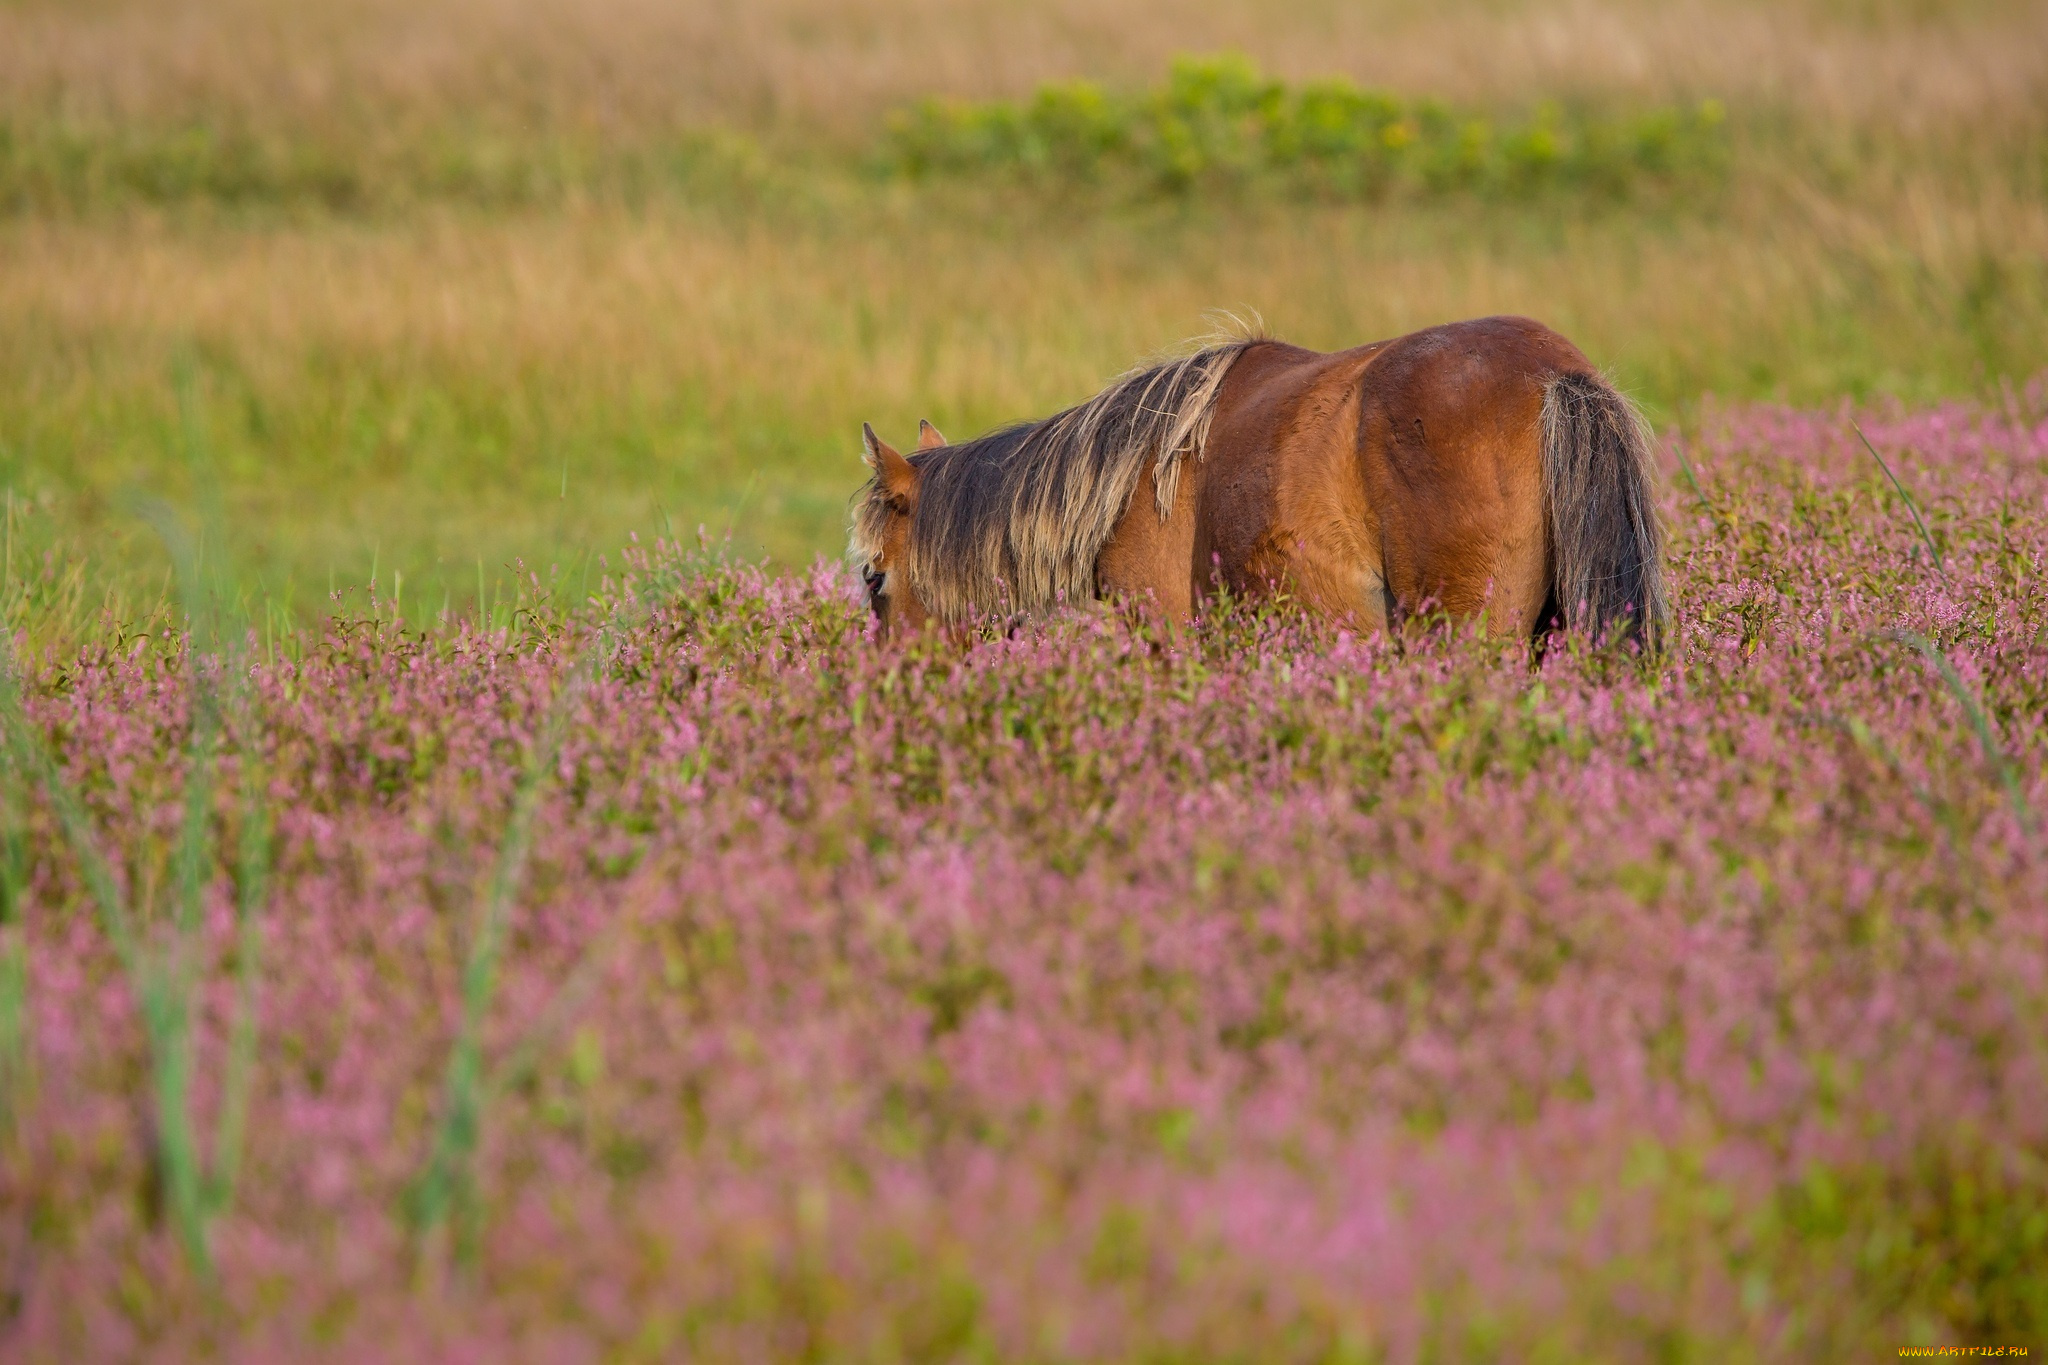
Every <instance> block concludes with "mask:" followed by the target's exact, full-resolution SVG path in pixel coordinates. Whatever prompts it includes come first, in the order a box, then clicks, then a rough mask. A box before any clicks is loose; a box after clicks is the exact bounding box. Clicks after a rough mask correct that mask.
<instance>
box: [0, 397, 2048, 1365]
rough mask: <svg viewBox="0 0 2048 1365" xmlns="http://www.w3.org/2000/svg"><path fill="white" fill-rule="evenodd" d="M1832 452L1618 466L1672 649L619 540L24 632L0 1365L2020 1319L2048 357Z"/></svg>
mask: <svg viewBox="0 0 2048 1365" xmlns="http://www.w3.org/2000/svg"><path fill="white" fill-rule="evenodd" d="M1853 415H1854V416H1856V418H1857V420H1858V421H1859V422H1860V423H1861V425H1862V428H1863V430H1864V431H1865V432H1867V433H1868V435H1869V438H1870V441H1871V443H1872V444H1873V445H1874V446H1875V447H1876V450H1877V451H1878V452H1880V453H1881V454H1882V455H1883V457H1884V460H1885V462H1886V463H1887V464H1888V465H1889V466H1890V469H1891V471H1892V472H1893V473H1895V474H1896V475H1897V479H1898V484H1897V485H1896V486H1895V485H1894V483H1893V482H1892V481H1891V479H1890V477H1889V476H1888V475H1887V473H1886V472H1885V469H1884V468H1883V467H1881V466H1880V464H1879V463H1878V461H1877V460H1876V459H1874V458H1873V456H1872V454H1871V453H1870V452H1869V451H1867V450H1865V448H1864V447H1863V446H1862V445H1861V444H1860V443H1859V442H1858V440H1857V438H1856V436H1855V435H1854V433H1853V432H1852V430H1851V428H1850V425H1849V419H1850V417H1851V416H1852V414H1851V413H1850V412H1849V411H1847V410H1846V409H1845V410H1842V411H1837V412H1801V411H1789V410H1778V409H1769V408H1742V409H1725V408H1719V409H1716V408H1710V409H1709V410H1708V411H1707V412H1706V413H1705V414H1704V416H1703V417H1702V419H1701V421H1700V423H1699V429H1698V431H1697V433H1696V434H1695V435H1694V436H1693V437H1692V438H1691V439H1690V440H1688V441H1687V442H1686V443H1685V444H1684V445H1683V446H1682V447H1681V446H1676V445H1674V446H1669V447H1667V452H1666V458H1667V464H1668V466H1669V470H1668V479H1667V485H1668V486H1667V488H1666V490H1665V494H1664V497H1665V513H1666V517H1667V521H1668V524H1669V526H1670V528H1671V532H1672V537H1673V547H1674V548H1673V563H1672V578H1673V588H1674V593H1675V601H1676V613H1677V616H1676V629H1675V632H1674V638H1675V643H1674V645H1673V647H1672V649H1671V652H1670V655H1669V657H1668V658H1666V659H1664V660H1662V661H1661V662H1659V663H1657V664H1655V665H1645V664H1641V663H1640V662H1639V661H1637V660H1635V659H1634V658H1633V657H1615V656H1612V655H1607V654H1602V653H1600V652H1598V651H1596V650H1594V649H1592V648H1590V647H1588V646H1587V645H1586V644H1585V642H1583V641H1576V640H1563V641H1559V642H1556V643H1554V644H1553V645H1552V646H1551V648H1550V649H1549V650H1548V651H1547V653H1546V654H1545V655H1544V656H1543V657H1541V658H1540V659H1532V656H1531V650H1530V649H1529V647H1528V646H1527V645H1526V644H1525V643H1523V642H1520V641H1503V640H1500V639H1498V638H1494V639H1488V638H1486V636H1485V635H1484V634H1483V632H1481V631H1479V630H1476V629H1463V630H1456V631H1453V630H1446V629H1437V630H1433V631H1432V630H1430V629H1428V628H1422V629H1418V630H1416V631H1415V632H1414V633H1413V634H1412V635H1411V636H1410V637H1409V638H1407V639H1406V640H1404V641H1402V642H1400V643H1398V644H1397V643H1394V642H1389V641H1386V640H1381V639H1377V638H1359V637H1355V636H1353V635H1350V634H1346V633H1343V632H1341V631H1337V630H1334V629H1330V628H1325V627H1322V626H1318V625H1315V624H1312V623H1308V622H1305V621H1303V620H1301V619H1299V618H1298V617H1296V616H1295V615H1293V614H1291V613H1290V612H1289V611H1288V610H1287V609H1285V607H1284V605H1283V606H1281V607H1278V608H1276V607H1273V606H1271V605H1268V606H1265V607H1263V608H1260V607H1258V606H1256V605H1253V606H1240V607H1237V608H1235V609H1230V610H1225V611H1219V612H1217V613H1216V619H1214V620H1211V621H1207V622H1204V623H1202V624H1201V625H1200V626H1198V627H1197V628H1195V629H1192V630H1189V631H1185V632H1182V633H1179V634H1173V633H1169V632H1166V631H1164V630H1155V629H1152V628H1148V627H1143V626H1134V625H1131V624H1129V623H1126V622H1123V621H1121V620H1118V619H1115V618H1113V617H1108V616H1102V615H1079V616H1076V617H1074V618H1072V619H1068V620H1064V621H1060V622H1056V623H1054V624H1052V625H1050V626H1048V627H1047V628H1045V629H1044V630H1042V631H1039V632H1036V633H1030V634H1025V635H1020V636H1019V637H1017V638H1014V639H995V640H989V641H985V642H983V643H980V644H978V645H975V646H974V647H972V648H968V649H961V648H957V647H954V646H952V645H947V644H942V643H938V642H927V643H925V644H917V645H912V646H910V647H908V648H888V647H883V646H880V645H878V644H876V643H875V642H873V641H871V640H870V639H869V638H868V637H867V620H866V615H865V608H864V606H863V605H862V599H861V595H860V590H859V584H858V583H857V582H856V581H854V580H853V579H852V577H851V576H850V575H849V574H847V573H846V572H844V571H842V570H841V569H839V568H837V567H820V568H818V569H816V570H815V571H813V572H812V573H811V574H810V575H808V576H806V577H770V576H766V575H764V574H763V573H761V572H759V571H757V570H754V569H750V568H746V567H739V566H734V565H731V564H727V563H725V562H722V561H720V560H719V559H717V558H716V557H707V556H704V555H701V554H695V553H690V554H685V553H683V552H681V551H679V550H677V549H676V548H674V547H671V546H667V545H662V546H657V547H655V548H652V549H643V548H639V547H635V548H633V549H630V550H629V551H628V552H627V553H626V554H625V556H624V558H623V561H621V560H620V559H619V557H617V556H614V558H613V562H612V564H611V573H610V577H609V578H608V579H607V580H606V582H605V584H604V587H603V589H602V591H601V592H599V593H598V594H596V595H595V597H594V598H593V599H592V600H590V601H588V602H577V603H574V604H569V603H567V602H565V601H563V600H562V598H561V596H560V595H557V596H556V597H550V596H548V594H547V592H546V591H545V588H546V585H544V584H542V583H540V582H539V581H537V580H536V581H535V583H534V584H533V588H532V592H531V594H530V601H529V603H528V607H529V609H528V610H527V611H525V612H523V613H521V614H520V616H519V617H518V619H517V623H516V624H515V625H514V626H513V627H512V628H510V629H500V630H490V631H487V630H483V629H480V628H479V627H478V626H477V625H476V624H475V623H474V622H467V623H465V622H464V621H459V620H451V621H448V622H445V623H444V624H443V625H442V626H441V627H440V628H437V629H434V630H431V631H429V632H427V633H426V634H420V633H417V632H408V631H407V630H405V629H404V628H402V627H401V626H400V625H399V624H398V623H397V621H396V618H394V617H393V616H392V615H391V614H390V613H389V612H383V613H381V614H380V613H379V611H378V610H377V609H376V608H375V607H374V606H370V607H363V608H361V609H360V610H359V611H358V613H357V614H356V615H353V616H350V617H346V618H342V619H336V620H334V621H332V622H330V623H329V625H328V626H327V627H326V628H325V633H324V634H320V635H317V636H315V635H309V636H308V637H306V638H305V639H304V640H303V641H301V642H299V643H298V644H297V645H295V646H293V647H291V648H286V647H284V646H282V645H277V644H272V645H271V646H268V647H265V646H263V645H262V644H261V643H260V642H259V643H257V644H256V645H253V646H250V647H243V646H241V645H240V644H239V642H238V643H237V644H236V646H235V647H234V648H231V649H215V648H212V647H210V646H202V645H195V646H193V647H191V648H189V649H188V648H187V646H186V644H185V643H184V642H183V641H172V640H166V639H163V638H156V637H136V638H128V637H125V636H124V635H123V634H122V633H121V632H119V631H118V630H115V629H113V628H112V627H110V628H109V629H108V631H107V632H106V633H105V635H104V637H103V639H102V640H101V642H100V643H99V644H98V645H97V646H96V647H94V648H91V649H88V650H86V651H84V652H83V653H81V654H79V655H77V656H76V657H69V658H64V659H58V660H44V661H42V662H39V663H35V664H33V665H24V666H23V668H22V676H21V677H19V678H18V679H17V682H16V684H15V686H14V687H13V688H12V689H11V690H10V692H9V698H10V700H9V701H8V704H7V712H8V725H9V735H10V737H11V738H10V742H9V745H8V748H7V750H6V753H7V759H6V764H7V766H6V769H5V773H6V776H5V788H4V790H5V804H4V811H0V816H4V831H0V832H4V836H5V838H4V854H5V857H4V860H0V861H4V864H5V866H4V873H5V876H4V886H5V891H6V903H5V910H6V923H5V925H4V929H0V947H4V950H5V952H4V964H0V967H4V970H0V1049H4V1050H0V1101H4V1108H0V1122H4V1125H5V1126H4V1130H0V1358H4V1359H6V1360H9V1361H84V1360H92V1361H118V1360H128V1359H152V1360H161V1359H184V1358H208V1359H222V1360H237V1361H240V1360H248V1361H257V1360H262V1361H270V1360H277V1361H287V1360H289V1361H300V1360H333V1361H362V1360H370V1359H377V1360H394V1361H414V1360H418V1361H441V1360H446V1361H565V1362H568V1361H642V1360H648V1361H651V1360H671V1359H692V1360H719V1361H726V1360H732V1361H785V1360H787V1361H858V1362H878V1363H879V1362H894V1361H955V1360H959V1361H987V1362H1038V1361H1044V1362H1053V1361H1062V1362H1064V1361H1160V1362H1165V1361H1173V1362H1198V1361H1202V1362H1206V1361H1269V1360H1270V1361H1302V1362H1311V1361H1330V1362H1336V1361H1346V1362H1351V1361H1356V1362H1367V1361H1388V1362H1410V1361H1445V1362H1449V1361H1493V1360H1499V1361H1577V1360H1613V1361H1645V1362H1649V1361H1657V1362H1665V1361H1716V1362H1718V1361H1743V1360H1771V1361H1777V1360H1783V1361H1835V1360H1850V1359H1866V1358H1867V1359H1877V1358H1879V1357H1887V1358H1888V1357H1891V1356H1893V1355H1895V1354H1896V1352H1897V1351H1898V1349H1899V1348H1901V1347H1904V1346H1910V1345H1914V1344H1933V1345H1941V1344H1951V1345H1953V1344H1985V1345H2014V1344H2026V1345H2030V1346H2031V1347H2032V1348H2033V1349H2035V1350H2041V1349H2048V1339H2044V1332H2048V1273H2044V1270H2043V1267H2044V1266H2048V850H2044V844H2043V826H2042V822H2043V821H2044V819H2048V736H2044V732H2043V724H2042V719H2043V710H2044V706H2048V590H2044V586H2043V576H2042V575H2043V570H2044V568H2048V393H2044V392H2043V390H2042V389H2041V387H2040V386H2039V385H2038V384H2037V385H2036V387H2035V388H2034V389H2033V390H2031V391H2030V392H2029V393H2028V394H2027V395H2025V396H2014V397H2012V398H2010V399H2009V400H2008V401H2006V402H2005V403H2003V404H2001V405H1994V406H1992V407H1989V408H1971V407H1962V406H1950V407H1943V408H1939V409H1934V410H1926V411H1906V410H1902V409H1893V408H1881V409H1875V410H1870V411H1865V412H1861V413H1857V414H1853ZM1680 454H1682V455H1683V456H1684V466H1683V467H1682V466H1681V463H1680V460H1679V459H1678V456H1679V455H1680ZM1687 469H1689V470H1690V471H1691V472H1690V473H1688V472H1686V471H1687ZM192 638H193V639H200V638H202V637H201V636H199V635H195V636H193V637H192Z"/></svg>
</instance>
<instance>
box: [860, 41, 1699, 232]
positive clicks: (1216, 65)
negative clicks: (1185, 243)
mask: <svg viewBox="0 0 2048 1365" xmlns="http://www.w3.org/2000/svg"><path fill="white" fill-rule="evenodd" d="M1727 150H1728V147H1727V141H1726V111H1725V110H1724V109H1723V108H1722V106H1721V105H1720V103H1719V102H1717V101H1714V100H1703V101H1699V102H1697V103H1695V104H1693V105H1690V106H1680V107H1670V108H1659V109H1652V110H1649V111H1646V112H1640V113H1634V114H1628V115H1620V116H1614V115H1609V116H1602V115H1599V114H1596V113H1593V112H1591V111H1588V110H1585V109H1582V108H1573V109H1566V108H1564V107H1563V106H1560V105H1558V104H1556V103H1546V104H1544V105H1541V106H1539V107H1538V108H1537V109H1536V110H1535V111H1534V112H1533V113H1532V114H1530V115H1528V116H1527V117H1524V118H1522V119H1519V120H1517V121H1514V122H1510V123H1505V124H1497V123H1494V122H1492V121H1489V120H1488V119H1486V118H1485V117H1483V116H1481V115H1479V114H1478V113H1476V112H1474V111H1470V110H1466V111H1459V110H1455V109H1453V108H1451V107H1449V106H1448V105H1446V104H1444V103H1443V102H1441V101H1438V100H1432V99H1407V98H1403V97H1402V96H1400V95H1397V94H1393V93H1391V92H1388V91H1384V90H1372V89H1367V88H1365V87H1362V86H1360V85H1358V84H1356V83H1355V82H1352V81H1348V80H1343V79H1326V80H1321V81H1311V82H1306V83H1302V84H1298V85H1289V84H1287V83H1286V82H1284V81H1279V80H1274V79H1272V78H1270V77H1268V76H1266V75H1265V74H1264V73H1262V72H1261V71H1260V70H1259V68H1258V67H1257V66H1256V65H1255V64H1254V63H1253V62H1252V61H1251V60H1250V59H1248V58H1246V57H1243V56H1238V55H1232V54H1225V55H1221V56H1210V57H1182V58H1180V59H1179V60H1177V61H1175V62H1174V63H1173V66H1172V69H1171V70H1170V72H1169V73H1168V75H1167V78H1166V80H1165V82H1164V83H1163V84H1161V85H1160V86H1158V87H1156V88H1154V89H1152V90H1148V91H1143V92H1140V93H1135V94H1119V93H1114V92H1110V91H1107V90H1105V89H1104V88H1103V87H1102V86H1100V85H1097V84H1095V83H1094V82H1091V81H1055V82H1051V83H1048V84H1046V85H1042V86H1040V87H1039V89H1038V90H1037V92H1036V93H1035V94H1033V95H1032V96H1031V97H1030V98H1029V99H1025V100H985V101H975V100H961V99H947V98H943V97H938V96H933V97H929V98H926V99H924V100H921V101H919V102H918V103H917V104H916V105H914V106H913V107H911V108H910V109H908V110H904V111H900V112H898V113H897V114H896V115H895V116H894V117H893V118H892V119H891V121H890V125H889V147H888V160H889V161H890V163H891V164H893V165H894V166H896V167H898V168H899V169H901V170H902V171H904V172H906V173H908V174H911V175H925V174H930V173H934V172H951V173H956V174H960V173H975V172H981V173H986V172H992V171H993V172H1012V173H1019V174H1022V175H1024V176H1026V177H1027V178H1029V179H1030V180H1032V181H1034V182H1036V183H1040V184H1069V185H1071V184H1092V183H1098V182H1103V181H1111V182H1116V181H1123V182H1128V183H1131V184H1134V185H1136V186H1139V187H1141V188H1143V189H1147V190H1152V191H1158V192H1166V193H1176V194H1188V193H1192V192H1194V191H1196V190H1197V189H1216V188H1221V187H1236V188H1239V189H1251V188H1268V189H1282V190H1288V191H1293V192H1297V193H1308V194H1314V195H1321V196H1328V197H1336V198H1341V199H1367V200H1380V199H1385V198H1387V197H1389V196H1395V195H1406V196H1416V195H1429V194H1448V193H1455V192H1460V191H1463V192H1468V193H1473V194H1477V195H1479V196H1481V197H1483V198H1515V197H1528V196H1531V195H1535V194H1539V193H1542V192H1545V191H1556V190H1577V191H1581V192H1588V193H1595V194H1602V195H1607V196H1612V197H1623V196H1628V195H1630V194H1632V193H1640V192H1642V191H1644V190H1646V189H1658V190H1667V191H1668V190H1673V189H1691V190H1694V191H1699V190H1703V189H1708V188H1711V187H1712V186H1714V185H1717V184H1718V183H1719V182H1720V180H1721V177H1722V175H1723V174H1724V173H1725V171H1726V159H1727Z"/></svg>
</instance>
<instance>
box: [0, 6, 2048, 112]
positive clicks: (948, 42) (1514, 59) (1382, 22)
mask: <svg viewBox="0 0 2048 1365" xmlns="http://www.w3.org/2000/svg"><path fill="white" fill-rule="evenodd" d="M1221 48H1234V49H1238V50H1242V51H1244V52H1246V53H1249V54H1250V55H1252V56H1253V57H1255V58H1258V59H1259V60H1261V61H1262V62H1264V63H1265V64H1266V65H1267V66H1269V67H1270V68H1272V69H1273V70H1274V71H1276V72H1278V73H1279V74H1282V75H1285V76H1290V77H1307V76H1315V75H1321V74H1343V75H1348V76H1351V77H1353V78H1356V79H1358V80H1362V81H1366V82H1369V83H1375V84H1382V85H1388V86H1392V87H1395V88H1398V89H1404V90H1411V91H1426V92H1429V93H1433V94H1437V95H1442V96H1445V97H1449V98H1453V99H1459V100H1465V101H1474V102H1481V103H1485V102H1492V101H1515V100H1528V99H1534V98H1538V97H1543V96H1555V95H1559V94H1570V93H1591V94H1604V95H1621V96H1629V97H1635V98H1638V99H1641V98H1648V97H1653V96H1662V95H1665V94H1668V93H1670V92H1672V91H1674V90H1676V91H1681V92H1686V91H1693V92H1711V93H1716V94H1720V95H1722V96H1723V97H1725V98H1728V99H1730V100H1733V101H1741V102H1745V103H1756V102H1770V103H1778V104H1784V105H1787V106H1790V107H1793V108H1796V109H1798V110H1800V111H1803V112H1807V113H1815V114H1821V115H1825V116H1828V117H1832V118H1842V119H1848V120H1854V121H1858V122H1875V123H1881V124H1886V125H1897V126H1904V127H1908V128H1914V127H1921V126H1925V125H1927V124H1929V123H1937V122H1945V121H1946V122H1953V121H1957V120H1966V121H1970V122H1977V123H1981V122H1984V121H1986V120H1993V121H1996V120H2001V119H2007V118H2022V117H2032V116H2034V115H2035V114H2037V113H2038V109H2039V106H2040V97H2041V91H2042V89H2043V86H2044V82H2048V10H2044V8H2043V7H2042V6H2040V5H2039V4H2033V3H2027V2H2026V0H1959V2H1957V3H1938V2H1937V0H1920V2H1918V3H1916V2H1915V0H1804V2H1803V3H1801V2H1796V0H1778V2H1776V3H1772V2H1771V0H1754V2H1751V3H1744V2H1743V0H1669V2H1660V0H1618V2H1617V0H1609V2H1608V3H1599V2H1598V0H1567V3H1563V4H1529V3H1522V4H1502V3H1496V2H1493V0H1444V2H1443V3H1429V2H1426V0H1376V2H1373V3H1344V2H1343V0H1302V3H1296V4H1290V5H1284V6H1276V5H1264V4H1254V3H1247V2H1246V0H1116V2H1115V3H1103V0H1028V2H1020V3H1005V4H979V3H972V2H971V0H745V3H736V2H735V0H331V2H330V3H327V4H321V5H308V4H304V3H300V2H299V0H25V2H24V0H15V3H13V4H11V5H9V6H6V7H5V8H0V91H5V92H7V98H8V99H9V100H10V101H11V102H13V103H15V104H17V105H20V104H23V103H28V102H39V101H42V100H45V99H48V98H51V97H53V96H54V97H55V98H58V99H60V100H61V101H62V102H63V103H64V104H65V105H67V106H68V107H70V108H72V109H75V110H80V111H102V110H104V111H108V112H114V113H119V114H122V115H126V116H137V115H145V114H184V113H188V112H191V111H193V110H195V109H225V110H233V111H238V112H241V113H244V114H247V115H249V116H251V117H254V118H268V119H276V118H284V119H295V120H310V121H318V120H321V119H327V118H337V119H341V120H344V121H348V122H362V121H370V122H376V123H382V122H388V121H389V120H391V119H392V118H394V117H403V116H408V115H411V116H417V115H426V116H430V117H439V116H444V115H448V114H457V115H462V116H472V115H475V114H477V113H479V112H483V113H486V114H489V115H495V116H501V117H509V118H513V119H520V120H529V119H534V118H541V119H554V120H566V121H572V122H587V123H590V124H592V125H595V126H599V127H617V128H622V129H624V128H630V127H632V126H634V125H637V124H644V123H648V122H654V123H668V122H672V121H675V120H706V119H710V120H717V121H721V122H732V121H739V122H742V123H748V124H754V125H760V124H765V123H773V122H776V121H779V120H785V119H796V120H800V121H804V122H808V123H812V124H826V125H834V124H837V125H843V124H844V123H845V122H846V121H848V120H853V121H860V120H865V119H868V118H871V117H872V116H874V115H875V114H876V113H877V112H879V111H880V110H882V109H884V108H886V107H888V106H891V105H894V104H898V103H901V102H902V101H903V100H904V99H905V98H906V97H908V96H911V95H914V94H918V93H923V92H930V91H940V92H949V93H957V94H971V95H990V94H1017V93H1020V92H1022V91H1024V90H1026V89H1028V88H1029V87H1031V86H1032V85H1034V84H1035V83H1037V82H1039V81H1042V80H1047V79H1053V78H1060V77H1067V76H1073V75H1077V74H1081V75H1091V76H1097V77H1102V78H1107V79H1111V80H1121V81H1127V82H1140V81H1145V80H1149V79H1151V78H1152V77H1153V76H1154V75H1155V74H1156V73H1157V72H1158V71H1159V70H1160V69H1161V68H1162V67H1163V66H1164V64H1165V63H1166V61H1167V60H1168V59H1169V58H1170V57H1172V56H1173V55H1174V54H1176V53H1180V52H1185V51H1190V50H1194V51H1203V50H1214V49H1221Z"/></svg>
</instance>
